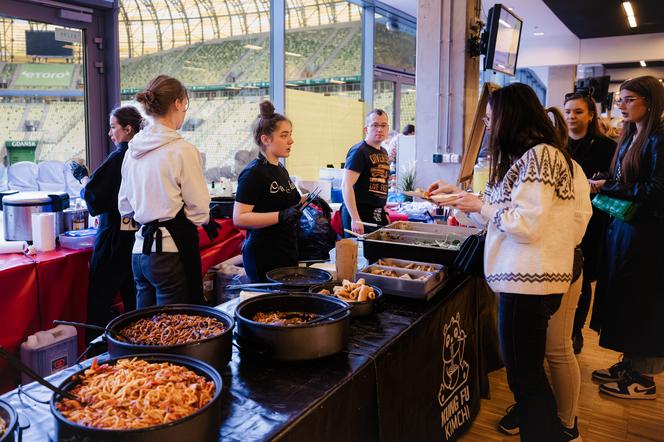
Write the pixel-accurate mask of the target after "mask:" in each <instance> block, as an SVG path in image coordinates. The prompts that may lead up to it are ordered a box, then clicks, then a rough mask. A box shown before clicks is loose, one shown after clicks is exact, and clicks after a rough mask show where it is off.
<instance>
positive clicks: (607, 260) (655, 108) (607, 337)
mask: <svg viewBox="0 0 664 442" xmlns="http://www.w3.org/2000/svg"><path fill="white" fill-rule="evenodd" d="M617 104H618V107H619V108H620V111H621V112H622V117H623V130H622V134H621V136H620V141H619V143H618V145H619V146H620V147H619V149H618V150H617V152H616V154H615V156H614V158H613V163H612V165H611V176H610V177H609V178H608V179H606V180H596V181H591V185H592V186H593V187H594V188H595V189H597V191H598V192H599V193H600V194H602V195H606V196H609V197H612V198H617V199H619V200H624V201H629V202H631V203H633V204H635V205H637V206H638V207H637V209H636V212H635V214H634V216H633V217H631V219H630V220H624V219H618V218H611V221H610V223H609V227H608V229H607V233H606V242H605V246H606V250H605V253H604V254H603V255H602V263H601V268H600V273H599V278H598V282H597V288H596V291H595V304H594V307H593V315H592V320H591V323H590V325H591V327H592V328H593V329H594V330H596V331H598V332H599V333H600V339H599V344H600V345H601V346H602V347H605V348H609V349H611V350H614V351H617V352H621V353H623V357H622V360H621V361H620V362H618V363H616V364H614V365H613V366H612V367H610V368H607V369H602V370H595V371H594V372H593V379H595V380H598V381H600V382H604V384H603V385H601V386H600V387H599V391H600V392H602V393H605V394H609V395H612V396H616V397H619V398H625V399H655V397H656V396H657V394H656V388H655V382H654V379H653V377H652V375H653V374H657V373H661V372H662V371H664V339H662V338H663V337H664V321H662V314H663V313H664V294H663V293H662V290H663V289H662V287H664V272H663V271H662V269H664V248H662V244H664V231H663V230H662V224H664V120H663V119H662V117H663V113H664V87H663V86H662V83H660V82H659V81H658V80H657V79H656V78H654V77H651V76H643V77H637V78H633V79H631V80H627V81H626V82H624V83H623V84H622V85H621V86H620V98H619V99H618V100H617Z"/></svg>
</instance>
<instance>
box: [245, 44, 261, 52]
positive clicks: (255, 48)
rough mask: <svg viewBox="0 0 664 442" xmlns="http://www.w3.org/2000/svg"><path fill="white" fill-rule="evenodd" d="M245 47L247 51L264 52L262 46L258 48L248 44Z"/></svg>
mask: <svg viewBox="0 0 664 442" xmlns="http://www.w3.org/2000/svg"><path fill="white" fill-rule="evenodd" d="M244 47H245V48H247V49H253V50H254V51H262V50H263V47H262V46H256V45H250V44H246V45H244Z"/></svg>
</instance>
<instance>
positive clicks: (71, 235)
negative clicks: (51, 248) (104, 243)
mask: <svg viewBox="0 0 664 442" xmlns="http://www.w3.org/2000/svg"><path fill="white" fill-rule="evenodd" d="M96 235H97V229H83V230H70V231H68V232H65V233H61V234H60V235H59V236H58V238H59V239H60V245H61V246H62V247H64V248H66V249H73V250H80V249H87V248H90V247H94V245H95V236H96Z"/></svg>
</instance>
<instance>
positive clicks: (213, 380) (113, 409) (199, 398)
mask: <svg viewBox="0 0 664 442" xmlns="http://www.w3.org/2000/svg"><path fill="white" fill-rule="evenodd" d="M221 387H222V381H221V377H220V376H219V373H218V372H217V371H216V370H214V368H212V367H211V366H209V365H207V364H204V363H201V362H200V361H196V360H194V359H192V358H187V357H182V356H172V355H158V354H149V355H137V356H135V357H131V358H118V359H112V360H110V361H108V362H106V363H103V364H98V363H97V360H96V359H95V360H94V362H93V364H92V365H91V366H90V368H88V369H85V370H81V371H79V372H78V373H76V374H75V375H73V376H72V377H71V378H70V379H69V380H68V381H65V382H64V383H63V384H62V385H61V386H60V388H62V389H64V390H67V391H69V392H71V393H73V394H75V395H76V396H78V398H79V399H80V400H72V399H67V398H62V397H60V396H58V395H54V397H53V399H52V400H51V411H52V412H53V414H54V415H55V417H56V427H57V430H58V437H59V438H60V439H67V438H69V437H74V438H75V437H80V438H83V437H88V438H91V439H90V440H116V439H114V436H117V437H118V438H119V439H117V440H127V441H131V440H155V441H160V442H165V441H168V440H177V438H175V436H174V435H175V434H176V433H179V436H178V437H179V438H181V439H179V440H187V441H188V442H192V441H195V440H206V438H209V437H210V436H211V435H214V434H216V432H217V431H218V428H219V423H220V422H219V395H220V392H221ZM182 426H184V427H188V430H184V429H183V428H180V427H182ZM176 429H179V430H176ZM146 432H150V433H153V432H154V433H155V434H154V435H150V437H148V438H146ZM134 433H135V435H140V436H141V437H140V438H137V439H132V434H134ZM93 435H94V436H93ZM109 435H110V436H109ZM185 435H186V439H185V438H184V437H185Z"/></svg>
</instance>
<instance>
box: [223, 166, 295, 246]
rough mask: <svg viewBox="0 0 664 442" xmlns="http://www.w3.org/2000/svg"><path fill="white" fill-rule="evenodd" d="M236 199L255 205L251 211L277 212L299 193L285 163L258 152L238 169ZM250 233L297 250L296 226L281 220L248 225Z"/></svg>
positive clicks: (275, 244) (292, 203)
mask: <svg viewBox="0 0 664 442" xmlns="http://www.w3.org/2000/svg"><path fill="white" fill-rule="evenodd" d="M235 201H237V202H240V203H244V204H249V205H252V206H254V209H253V211H254V212H258V213H267V212H278V211H280V210H283V209H287V208H288V207H291V206H294V205H295V204H297V203H298V202H299V201H300V194H299V193H298V191H297V188H296V187H295V185H294V184H293V182H292V181H291V179H290V176H289V175H288V171H287V170H286V168H285V167H284V166H282V165H281V164H279V165H276V166H275V165H273V164H270V163H269V162H268V161H267V159H265V157H264V156H263V155H260V156H259V157H258V158H257V159H255V160H254V161H252V162H251V163H249V164H248V165H247V167H245V169H244V170H243V171H242V173H240V177H239V178H238V184H237V193H236V194H235ZM249 235H250V236H254V239H258V238H260V239H261V240H268V241H273V243H272V247H278V248H280V249H282V250H284V249H285V250H290V249H293V250H297V249H296V248H295V247H296V246H295V244H296V243H297V231H296V229H293V227H292V226H286V225H284V224H283V223H279V224H275V225H272V226H268V227H264V228H262V229H250V230H249Z"/></svg>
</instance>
